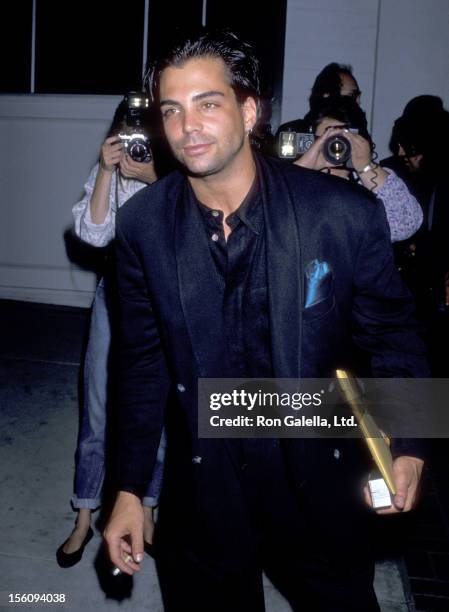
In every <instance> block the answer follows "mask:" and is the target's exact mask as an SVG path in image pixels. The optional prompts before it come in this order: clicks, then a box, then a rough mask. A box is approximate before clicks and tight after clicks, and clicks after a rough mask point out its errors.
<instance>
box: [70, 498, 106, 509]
mask: <svg viewBox="0 0 449 612" xmlns="http://www.w3.org/2000/svg"><path fill="white" fill-rule="evenodd" d="M70 503H71V504H72V508H73V509H74V510H79V509H80V508H88V509H89V510H96V509H97V508H99V507H100V506H101V500H100V499H98V498H97V499H80V498H78V497H77V496H76V495H74V496H73V497H72V499H71V500H70Z"/></svg>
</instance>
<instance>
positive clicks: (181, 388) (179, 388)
mask: <svg viewBox="0 0 449 612" xmlns="http://www.w3.org/2000/svg"><path fill="white" fill-rule="evenodd" d="M177 387H178V391H179V392H180V393H184V391H185V390H186V388H185V387H184V385H182V384H181V383H179V385H177Z"/></svg>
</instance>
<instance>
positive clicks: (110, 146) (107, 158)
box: [101, 136, 123, 172]
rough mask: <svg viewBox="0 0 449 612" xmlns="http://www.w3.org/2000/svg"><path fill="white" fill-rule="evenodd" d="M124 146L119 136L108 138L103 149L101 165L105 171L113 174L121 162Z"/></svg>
mask: <svg viewBox="0 0 449 612" xmlns="http://www.w3.org/2000/svg"><path fill="white" fill-rule="evenodd" d="M122 150H123V144H122V141H121V140H120V139H119V138H117V136H110V137H109V138H106V140H105V141H104V143H103V145H102V147H101V164H102V166H103V168H104V169H105V170H108V171H110V172H112V170H113V169H114V168H115V166H116V165H117V164H118V163H119V162H120V158H121V155H122Z"/></svg>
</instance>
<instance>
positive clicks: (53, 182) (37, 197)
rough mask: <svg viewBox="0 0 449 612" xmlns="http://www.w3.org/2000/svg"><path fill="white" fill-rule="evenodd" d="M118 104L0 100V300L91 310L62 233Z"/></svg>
mask: <svg viewBox="0 0 449 612" xmlns="http://www.w3.org/2000/svg"><path fill="white" fill-rule="evenodd" d="M118 100H119V98H117V97H114V96H101V97H97V98H95V97H87V96H0V139H1V142H2V147H1V148H0V176H1V190H0V193H1V196H0V197H1V207H0V297H1V298H8V299H18V300H30V301H36V302H49V303H53V304H68V305H73V306H88V305H89V304H90V302H91V300H92V295H93V289H94V286H95V276H94V275H93V274H92V273H89V272H85V271H81V270H79V269H78V268H77V266H75V265H73V264H71V263H70V262H69V260H68V258H67V256H66V252H65V244H64V240H63V235H64V231H65V230H66V229H67V228H68V227H70V226H71V224H72V218H71V208H72V206H73V204H74V203H75V202H76V201H77V200H78V199H79V198H80V196H81V194H82V187H83V184H84V182H85V181H86V178H87V176H88V174H89V170H90V168H91V166H92V165H93V164H94V163H95V161H96V158H97V156H98V149H99V144H100V143H101V141H102V139H103V137H104V134H105V132H106V130H107V128H108V126H109V123H110V120H111V117H112V115H113V112H114V109H115V106H116V105H117V102H118Z"/></svg>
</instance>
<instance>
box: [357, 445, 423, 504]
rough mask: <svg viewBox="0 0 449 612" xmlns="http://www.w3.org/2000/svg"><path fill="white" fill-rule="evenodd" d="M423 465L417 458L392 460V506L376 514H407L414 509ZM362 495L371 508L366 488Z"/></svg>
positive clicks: (405, 457)
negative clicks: (394, 490) (393, 490)
mask: <svg viewBox="0 0 449 612" xmlns="http://www.w3.org/2000/svg"><path fill="white" fill-rule="evenodd" d="M423 465H424V461H423V460H422V459H418V458H417V457H407V456H403V457H397V458H396V459H395V460H394V463H393V474H394V483H395V485H396V495H395V496H394V498H393V505H392V506H390V508H382V509H381V510H376V512H377V514H398V513H399V512H408V511H409V510H411V509H412V508H413V507H414V505H415V502H416V494H417V490H418V484H419V480H420V478H421V472H422V469H423ZM363 493H364V495H365V501H366V503H367V504H368V505H369V506H372V502H371V497H370V494H369V490H368V487H365V488H364V491H363Z"/></svg>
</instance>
